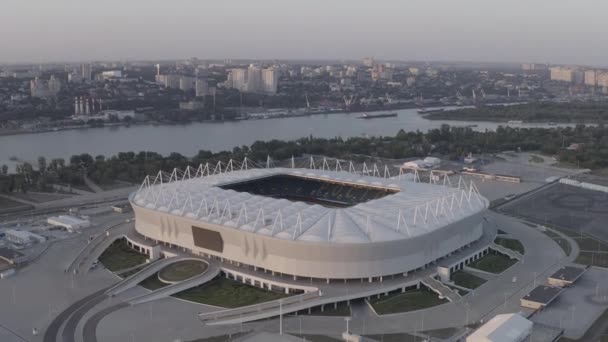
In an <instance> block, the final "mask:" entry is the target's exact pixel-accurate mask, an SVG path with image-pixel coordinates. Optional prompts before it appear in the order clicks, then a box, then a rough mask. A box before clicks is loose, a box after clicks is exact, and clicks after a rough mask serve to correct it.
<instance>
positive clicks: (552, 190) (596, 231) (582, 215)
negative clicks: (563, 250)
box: [501, 183, 608, 241]
mask: <svg viewBox="0 0 608 342" xmlns="http://www.w3.org/2000/svg"><path fill="white" fill-rule="evenodd" d="M501 210H502V211H504V212H506V213H509V214H512V215H516V216H520V217H524V218H526V219H527V220H529V221H532V222H535V223H537V224H541V225H545V226H548V227H555V228H560V229H567V230H570V231H574V232H582V233H584V234H587V235H591V236H593V237H596V238H598V239H601V240H604V241H608V227H606V222H608V194H607V193H602V192H598V191H592V190H587V189H582V188H577V187H573V186H569V185H565V184H559V183H557V184H554V185H551V186H549V187H547V188H545V189H543V190H541V191H539V192H537V193H535V194H532V195H530V196H527V197H524V198H522V199H521V200H516V201H514V202H513V203H510V204H507V205H505V206H503V207H502V208H501Z"/></svg>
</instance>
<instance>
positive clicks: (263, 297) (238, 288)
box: [173, 277, 289, 308]
mask: <svg viewBox="0 0 608 342" xmlns="http://www.w3.org/2000/svg"><path fill="white" fill-rule="evenodd" d="M173 296H174V297H177V298H180V299H184V300H189V301H192V302H196V303H201V304H207V305H213V306H220V307H223V308H238V307H241V306H247V305H253V304H258V303H264V302H269V301H272V300H276V299H280V298H285V297H288V296H289V295H287V294H285V293H281V292H274V291H268V290H264V289H261V288H258V287H254V286H251V285H246V284H243V283H240V282H237V281H234V280H232V279H226V278H224V277H216V278H215V279H213V280H211V281H210V282H208V283H206V284H203V285H200V286H197V287H193V288H191V289H188V290H186V291H182V292H180V293H177V294H175V295H173Z"/></svg>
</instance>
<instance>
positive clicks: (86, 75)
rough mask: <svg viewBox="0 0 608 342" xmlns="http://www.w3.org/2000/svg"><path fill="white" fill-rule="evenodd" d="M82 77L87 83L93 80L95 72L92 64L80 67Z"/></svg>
mask: <svg viewBox="0 0 608 342" xmlns="http://www.w3.org/2000/svg"><path fill="white" fill-rule="evenodd" d="M80 77H82V79H83V80H84V81H87V82H88V81H91V80H92V79H93V70H92V68H91V64H90V63H84V64H81V65H80Z"/></svg>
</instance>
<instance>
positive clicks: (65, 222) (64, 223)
mask: <svg viewBox="0 0 608 342" xmlns="http://www.w3.org/2000/svg"><path fill="white" fill-rule="evenodd" d="M46 222H47V223H48V224H50V225H53V226H59V227H64V228H65V229H67V230H68V231H70V232H73V231H76V230H80V229H82V228H87V227H89V226H90V225H91V221H89V220H82V219H79V218H77V217H74V216H68V215H60V216H53V217H49V218H48V219H47V220H46Z"/></svg>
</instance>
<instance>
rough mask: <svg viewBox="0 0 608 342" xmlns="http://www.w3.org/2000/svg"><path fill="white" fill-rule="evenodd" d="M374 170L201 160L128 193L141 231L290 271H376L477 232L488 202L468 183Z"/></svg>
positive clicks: (459, 243) (262, 267) (224, 257)
mask: <svg viewBox="0 0 608 342" xmlns="http://www.w3.org/2000/svg"><path fill="white" fill-rule="evenodd" d="M216 169H217V168H216ZM378 176H379V174H378V175H377V176H372V175H370V174H369V172H356V171H354V170H351V172H347V171H344V170H342V169H338V168H336V170H329V169H325V168H324V169H307V168H295V167H293V168H258V169H248V168H246V167H245V168H241V169H233V168H232V167H229V168H228V167H226V168H224V170H222V168H221V167H220V169H219V172H218V171H217V170H214V171H213V172H212V170H211V168H210V167H209V165H206V166H205V168H204V169H203V166H201V167H199V169H198V170H195V169H193V168H190V167H188V168H187V169H186V170H185V171H184V172H180V171H177V170H174V172H173V173H172V174H164V173H162V172H159V174H158V175H157V176H156V178H154V180H153V181H152V179H151V178H150V177H147V178H146V180H145V181H144V183H143V184H142V186H141V187H140V189H139V190H138V191H137V192H135V193H133V194H131V196H130V198H129V200H130V202H131V204H132V206H133V209H134V213H135V217H136V224H135V230H136V232H137V233H138V234H141V235H143V236H144V237H146V238H149V239H152V240H154V241H156V242H157V243H161V244H169V245H172V246H178V247H180V248H183V249H184V250H186V251H189V252H191V253H193V254H195V255H200V256H204V257H210V258H214V259H218V260H221V261H222V262H224V263H231V264H237V265H239V266H249V267H251V268H252V269H254V270H256V271H264V272H272V274H281V275H288V276H290V277H293V279H299V278H315V279H327V281H330V280H337V279H339V280H346V279H365V280H368V279H369V281H373V280H382V277H386V276H391V275H403V274H407V273H409V272H412V271H415V270H418V269H423V268H426V267H428V266H429V265H431V264H434V263H436V262H437V261H438V260H440V259H442V258H444V257H446V256H448V255H450V254H451V253H453V252H456V251H458V250H460V249H463V248H465V247H467V246H468V245H469V244H471V243H473V242H475V241H477V240H478V239H480V238H481V236H482V235H483V225H482V222H483V217H482V215H483V214H484V212H485V210H486V209H487V207H488V204H489V203H488V200H487V199H485V198H484V197H482V196H481V195H480V194H479V192H478V191H477V189H476V188H475V186H474V185H473V184H472V183H471V184H469V185H468V186H467V185H466V184H464V182H458V184H457V185H451V184H450V183H449V179H447V178H445V179H444V180H443V182H436V183H443V184H432V183H422V182H420V181H417V179H416V178H414V177H411V176H410V177H406V176H401V175H400V176H399V177H386V178H382V177H378Z"/></svg>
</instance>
